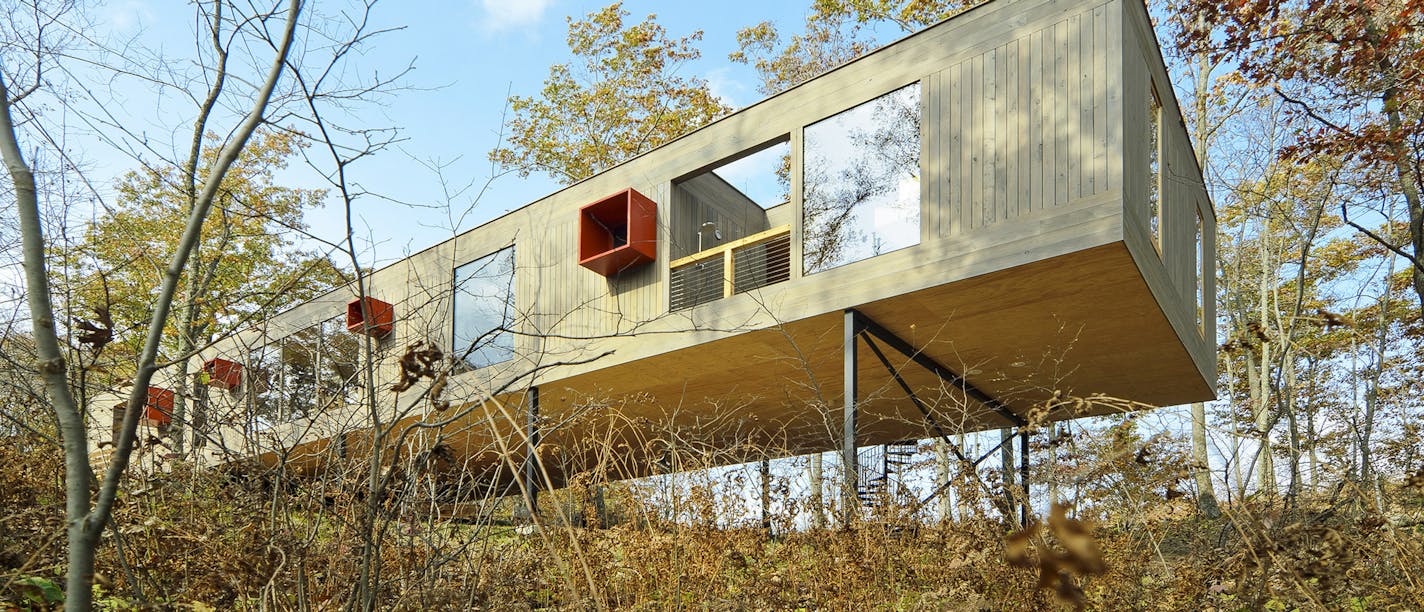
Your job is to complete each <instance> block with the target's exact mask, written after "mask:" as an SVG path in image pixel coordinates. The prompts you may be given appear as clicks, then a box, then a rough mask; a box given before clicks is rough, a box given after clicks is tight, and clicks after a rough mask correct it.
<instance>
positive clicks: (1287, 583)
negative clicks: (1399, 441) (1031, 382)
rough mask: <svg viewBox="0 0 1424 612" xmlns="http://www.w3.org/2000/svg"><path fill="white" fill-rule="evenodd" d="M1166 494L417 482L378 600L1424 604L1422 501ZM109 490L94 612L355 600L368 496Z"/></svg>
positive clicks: (24, 471) (52, 538) (20, 478)
mask: <svg viewBox="0 0 1424 612" xmlns="http://www.w3.org/2000/svg"><path fill="white" fill-rule="evenodd" d="M1108 446H1111V444H1109V445H1108ZM1134 456H1136V454H1135V453H1134ZM1130 463H1135V462H1130ZM0 464H3V465H7V466H11V468H10V469H7V470H5V471H4V472H3V473H0V609H4V608H6V607H14V608H19V609H26V608H29V609H41V608H43V607H44V606H43V605H42V604H38V603H36V601H35V598H36V597H37V594H38V590H37V589H38V587H35V586H33V585H34V584H35V579H47V580H52V581H56V582H58V581H59V578H60V573H61V571H62V567H63V557H62V554H63V537H62V528H63V520H62V516H61V512H60V510H59V509H60V508H61V507H62V505H61V500H62V492H61V482H60V475H61V474H62V471H61V470H60V462H59V453H58V450H57V449H53V448H52V447H50V448H47V447H44V446H42V445H39V444H38V443H37V442H35V441H33V440H26V439H23V438H10V439H7V440H4V441H3V442H0ZM348 467H349V469H350V470H351V471H352V472H353V473H361V470H363V469H364V468H362V467H361V466H359V465H353V466H348ZM16 468H19V469H16ZM1095 477H1099V478H1102V477H1104V475H1103V474H1102V473H1095ZM1116 481H1121V482H1129V483H1131V482H1132V481H1131V479H1127V478H1119V479H1117V480H1115V482H1116ZM1159 485H1160V483H1153V482H1139V483H1137V484H1136V485H1134V486H1139V487H1142V489H1141V490H1136V491H1126V490H1122V491H1120V492H1119V493H1118V494H1117V495H1119V496H1121V497H1124V498H1131V499H1133V500H1135V502H1134V503H1128V502H1127V501H1124V500H1123V499H1113V498H1112V495H1108V494H1103V495H1100V496H1099V497H1098V498H1097V499H1095V500H1094V502H1093V504H1092V508H1094V509H1092V510H1088V509H1084V510H1081V511H1079V512H1078V513H1077V517H1078V518H1079V519H1081V520H1082V522H1078V521H1076V520H1073V518H1072V517H1071V516H1070V515H1069V514H1068V513H1067V512H1066V511H1065V512H1062V513H1060V514H1059V515H1057V516H1055V517H1052V519H1053V520H1049V521H1046V522H1045V524H1044V526H1043V527H1042V528H1038V527H1031V528H1030V529H1028V530H1019V529H1017V528H1016V527H1014V526H1012V525H1010V524H1009V523H1007V522H1005V521H1004V520H1002V519H1001V517H999V516H998V514H997V513H996V512H995V511H993V510H990V509H988V508H987V507H986V508H985V509H984V510H982V511H975V512H971V513H969V515H968V516H966V517H965V518H963V519H962V520H955V521H938V520H931V519H929V518H927V517H926V516H925V515H924V514H921V515H919V516H918V517H917V518H907V517H906V515H907V514H908V513H904V512H901V513H898V514H897V513H895V512H889V511H886V512H879V513H877V516H880V517H882V518H879V519H875V520H866V521H865V522H862V523H860V524H857V525H856V526H855V527H854V528H852V529H822V530H816V529H800V530H789V531H784V532H782V533H781V534H780V535H779V536H777V537H770V536H769V535H768V534H767V533H766V532H765V531H763V530H761V529H758V528H755V527H719V526H718V525H719V521H717V520H716V519H715V516H716V514H717V512H718V511H720V510H725V509H724V508H718V507H717V506H718V504H727V503H730V502H728V501H727V499H726V498H724V497H719V496H717V495H714V494H712V493H711V492H710V490H709V489H707V488H699V487H696V486H693V487H688V488H685V489H680V490H681V491H683V493H682V495H683V497H682V498H680V499H671V498H670V497H669V494H668V492H667V491H666V490H664V491H660V492H659V494H658V495H650V494H648V488H647V487H639V486H631V485H627V484H617V483H615V484H611V485H607V486H606V488H605V491H606V492H605V495H604V499H605V500H606V504H607V507H606V511H605V513H604V515H605V516H606V517H609V518H608V520H610V522H613V523H614V524H613V525H612V526H610V527H607V528H586V527H572V526H567V525H563V524H560V521H558V520H557V519H556V517H558V516H561V515H567V514H572V515H578V516H580V517H588V518H589V519H592V517H593V515H594V514H595V513H594V510H593V507H592V505H591V504H590V503H588V501H589V499H591V496H590V491H591V490H593V488H594V485H593V484H592V483H589V482H587V480H586V479H585V480H581V481H580V482H578V483H577V484H576V486H574V487H572V488H570V489H568V490H564V491H561V492H556V493H554V494H550V495H546V496H544V502H543V507H544V508H545V510H544V511H543V515H544V516H545V521H544V524H543V527H542V529H541V530H538V531H535V532H533V533H527V531H528V530H517V528H515V527H513V526H512V520H513V516H512V507H513V506H514V501H513V500H512V499H504V500H500V499H492V498H481V499H478V500H475V501H473V502H470V503H471V504H472V505H473V507H475V508H478V509H479V511H480V513H476V515H475V516H476V518H475V520H472V521H471V520H462V521H452V520H442V519H439V518H437V517H436V516H433V515H432V514H431V512H430V508H431V507H432V506H431V505H430V504H428V503H425V502H428V501H429V500H428V499H426V500H422V499H420V498H419V495H417V494H415V493H412V492H410V491H417V490H419V487H412V488H410V489H409V490H408V491H407V492H406V493H402V494H392V495H391V496H390V497H389V498H387V499H384V500H383V501H382V503H381V506H380V507H381V512H382V516H381V517H380V518H381V519H382V525H383V526H382V528H380V529H378V533H380V534H381V538H382V543H383V546H382V548H381V550H382V554H381V563H380V569H381V588H380V590H379V593H380V600H379V601H378V602H377V605H378V607H380V608H383V609H466V608H485V609H537V608H557V609H581V608H631V609H666V608H676V607H689V608H696V609H713V610H722V609H727V610H732V609H736V610H741V609H852V608H854V609H896V610H945V609H950V610H980V609H993V610H1038V609H1051V608H1054V607H1061V608H1072V607H1074V606H1081V607H1084V608H1087V609H1097V610H1117V609H1164V610H1206V609H1220V610H1235V609H1390V608H1393V609H1424V587H1421V584H1420V576H1424V548H1421V544H1420V542H1421V540H1424V538H1421V533H1420V527H1419V526H1418V525H1417V524H1415V525H1412V526H1402V525H1396V524H1392V522H1391V517H1393V520H1394V522H1399V517H1402V516H1410V515H1411V514H1410V513H1413V514H1412V515H1413V516H1417V515H1418V513H1419V509H1420V507H1421V503H1422V502H1421V494H1420V491H1419V490H1418V489H1415V488H1398V489H1394V490H1391V491H1390V495H1389V496H1388V497H1389V499H1391V500H1393V504H1394V505H1392V506H1391V507H1389V508H1374V507H1371V506H1370V505H1369V504H1366V503H1361V502H1360V501H1359V500H1360V499H1361V496H1358V495H1353V494H1352V493H1351V492H1350V491H1348V490H1347V489H1341V490H1340V491H1337V492H1335V493H1336V494H1335V495H1333V496H1331V495H1323V496H1321V497H1319V498H1318V499H1317V498H1312V499H1309V500H1306V501H1305V502H1303V503H1301V504H1298V505H1297V509H1296V510H1295V511H1293V512H1292V513H1291V514H1290V515H1282V514H1281V513H1280V512H1279V511H1278V510H1276V508H1277V505H1273V504H1266V503H1249V504H1239V505H1236V506H1232V507H1229V508H1227V513H1226V517H1225V518H1222V519H1218V520H1214V521H1208V520H1205V519H1203V518H1201V517H1199V516H1197V515H1196V514H1195V513H1194V511H1193V510H1192V507H1191V505H1190V502H1189V501H1188V500H1187V499H1185V498H1176V499H1172V500H1170V501H1169V500H1166V499H1163V498H1162V496H1161V495H1155V494H1154V493H1152V491H1151V488H1152V487H1155V486H1159ZM1116 487H1117V488H1118V489H1120V488H1121V485H1116ZM1347 488H1348V487H1347ZM1154 495H1155V497H1154ZM122 499H123V500H124V501H123V503H122V505H121V506H120V507H119V508H118V510H117V512H116V514H115V524H116V526H117V530H116V532H115V533H117V536H112V535H111V536H107V537H106V538H105V541H104V545H103V548H102V550H101V552H100V562H99V573H100V575H99V578H98V582H99V584H100V588H101V590H102V596H101V597H100V598H99V601H100V602H101V604H102V605H104V606H107V607H109V608H113V609H127V608H132V607H137V608H151V609H180V608H192V607H193V606H194V605H195V604H202V605H206V606H211V607H213V608H217V609H255V608H260V607H262V606H263V605H264V604H265V606H266V607H268V608H270V609H299V608H303V607H305V608H309V609H335V608H339V607H344V605H345V604H346V603H347V599H348V598H349V597H350V596H351V592H352V589H351V585H352V584H353V583H354V580H355V577H354V576H355V572H356V571H357V569H358V559H359V556H360V553H361V550H360V546H359V544H357V542H359V538H358V537H357V536H356V533H357V532H358V528H359V526H360V525H361V521H362V517H363V509H364V508H365V507H366V505H365V503H364V499H363V498H362V496H361V495H360V494H359V487H353V485H352V484H351V483H350V482H347V481H344V480H343V479H340V478H336V477H332V476H330V475H329V476H328V478H325V479H315V480H307V481H302V482H290V483H283V482H276V481H274V479H272V478H271V477H268V476H261V475H253V474H246V475H239V474H237V473H235V472H230V473H218V472H206V473H191V472H184V471H181V470H179V471H176V472H174V473H172V474H166V475H164V476H163V477H161V478H150V479H145V480H137V479H136V480H134V481H132V482H131V483H130V484H129V485H128V491H127V492H126V493H125V494H124V495H123V497H122ZM1144 500H1146V501H1145V502H1144ZM670 503H676V504H679V506H680V508H681V510H682V512H683V514H682V515H681V516H682V519H681V520H676V521H674V520H669V519H668V518H666V517H668V516H669V515H670V513H669V512H668V511H667V505H668V504H670ZM481 513H482V514H481ZM709 513H710V514H709ZM884 517H892V518H884ZM894 517H898V518H894ZM774 518H777V519H778V520H780V521H781V522H780V523H779V524H791V523H793V522H795V521H793V520H791V519H790V518H787V517H774ZM781 519H785V520H781ZM722 523H725V521H723V522H722ZM520 531H525V532H526V533H523V534H521V533H520ZM120 545H121V548H122V553H123V554H122V558H121V556H120V554H119V553H120Z"/></svg>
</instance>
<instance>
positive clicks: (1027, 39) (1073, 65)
mask: <svg viewBox="0 0 1424 612" xmlns="http://www.w3.org/2000/svg"><path fill="white" fill-rule="evenodd" d="M1018 6H1019V7H1022V8H1021V9H1020V11H1016V14H1015V15H1014V17H1013V18H1012V19H1011V21H1018V23H1015V24H1012V27H1010V28H1007V29H1004V28H997V29H994V30H996V31H994V32H993V33H994V34H997V35H998V36H997V37H994V38H989V39H987V40H984V41H983V43H982V44H980V45H978V46H976V47H973V48H969V49H961V54H962V55H963V57H957V58H955V59H954V60H953V61H951V62H950V63H948V64H947V65H946V66H945V67H944V69H943V70H939V71H936V72H933V73H931V74H930V75H928V79H927V82H928V84H929V87H928V88H927V91H928V95H927V104H926V106H927V107H928V108H927V111H928V112H927V114H926V118H927V123H928V124H929V128H928V129H927V130H926V132H927V134H926V136H927V139H928V141H927V150H928V153H929V158H930V159H931V160H932V161H933V162H934V163H933V165H931V166H930V167H929V169H928V170H927V171H926V175H927V177H928V178H929V179H930V200H931V201H932V202H938V203H939V206H938V207H937V208H936V209H935V210H933V211H931V215H929V217H930V218H931V219H933V220H934V225H935V230H936V231H935V233H936V234H937V235H938V236H941V237H946V238H947V237H951V236H955V235H957V234H963V233H965V232H972V231H975V230H977V229H981V228H985V227H988V226H991V225H994V224H996V223H1004V222H1010V221H1013V220H1015V219H1019V218H1022V217H1024V216H1027V215H1030V214H1032V213H1034V212H1035V211H1042V210H1047V209H1053V208H1057V207H1062V206H1071V205H1073V204H1074V203H1075V202H1080V201H1082V200H1083V199H1085V198H1091V197H1093V196H1096V195H1099V194H1103V193H1108V192H1112V191H1114V190H1117V189H1120V188H1121V186H1122V163H1121V155H1120V153H1119V151H1120V150H1121V141H1122V119H1121V117H1122V90H1121V83H1120V79H1119V76H1118V75H1119V74H1120V73H1121V68H1120V57H1121V37H1120V36H1118V35H1117V32H1119V31H1120V29H1121V15H1122V13H1121V4H1120V3H1119V2H1105V3H1102V4H1097V5H1096V6H1092V5H1080V7H1081V6H1086V7H1087V8H1086V9H1085V10H1082V11H1081V12H1074V13H1071V14H1065V13H1064V12H1062V11H1061V10H1056V9H1059V6H1058V5H1057V4H1056V3H1037V4H1034V3H1020V4H1019V5H1018ZM986 25H987V24H986ZM1005 34H1007V36H1005Z"/></svg>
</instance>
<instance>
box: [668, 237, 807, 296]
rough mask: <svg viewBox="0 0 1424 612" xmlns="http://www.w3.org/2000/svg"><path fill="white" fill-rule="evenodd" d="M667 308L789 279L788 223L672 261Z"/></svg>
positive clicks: (789, 247)
mask: <svg viewBox="0 0 1424 612" xmlns="http://www.w3.org/2000/svg"><path fill="white" fill-rule="evenodd" d="M671 268H672V274H671V278H670V280H669V295H668V310H670V311H674V312H675V311H678V310H686V309H688V308H692V307H694V306H698V305H700V304H706V303H708V302H715V301H717V300H720V299H722V298H727V297H732V296H733V295H736V294H738V293H746V292H748V291H752V290H754V289H758V288H761V287H765V286H767V285H773V284H776V283H781V282H785V281H788V280H790V279H791V226H789V225H783V226H780V227H774V228H772V229H769V230H766V231H764V232H758V233H756V234H752V235H750V236H747V237H745V238H741V239H739V240H734V241H732V242H728V243H726V244H722V245H718V246H717V247H714V248H711V249H707V250H705V251H701V252H698V253H694V254H692V255H688V256H687V257H683V258H681V259H678V260H676V261H674V262H672V264H671Z"/></svg>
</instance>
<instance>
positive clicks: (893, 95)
mask: <svg viewBox="0 0 1424 612" xmlns="http://www.w3.org/2000/svg"><path fill="white" fill-rule="evenodd" d="M804 135H805V163H804V169H803V171H802V174H803V179H804V183H803V193H804V195H803V198H802V200H803V202H802V215H803V216H804V217H803V218H804V222H805V225H804V230H805V231H804V239H803V244H802V250H803V256H804V257H803V264H804V265H805V270H806V273H808V274H809V273H813V272H818V271H820V270H826V269H829V268H834V267H836V266H841V265H844V264H848V263H851V262H855V261H860V260H862V259H866V258H869V257H874V256H876V255H879V254H881V253H887V252H890V251H894V250H896V249H902V248H905V247H907V246H913V245H916V244H919V242H920V84H919V83H915V84H913V85H910V86H908V87H903V88H901V89H898V90H895V91H892V92H890V93H888V94H885V95H883V96H881V97H879V98H876V99H874V100H871V101H869V102H866V103H865V104H861V105H860V106H857V107H855V108H852V109H850V110H847V111H844V112H842V113H840V114H838V115H835V116H833V117H830V118H829V119H825V120H823V121H821V122H819V123H816V124H814V125H810V126H807V127H806V130H805V133H804Z"/></svg>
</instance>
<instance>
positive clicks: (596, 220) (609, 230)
mask: <svg viewBox="0 0 1424 612" xmlns="http://www.w3.org/2000/svg"><path fill="white" fill-rule="evenodd" d="M657 258H658V205H657V204H656V203H655V202H653V201H652V200H650V199H648V197H647V196H645V195H643V194H641V193H638V192H637V191H636V190H634V189H631V188H629V189H624V190H623V191H620V192H618V193H615V194H613V195H611V196H608V197H606V198H603V199H602V200H599V201H597V202H594V203H592V204H589V205H586V206H584V207H583V208H580V209H579V265H581V266H583V267H585V268H588V269H590V270H593V271H594V272H597V273H599V274H602V275H604V276H613V275H615V274H618V273H619V272H622V271H624V270H627V269H629V268H634V267H637V266H640V265H643V264H645V263H649V262H651V261H654V260H656V259H657Z"/></svg>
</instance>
